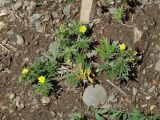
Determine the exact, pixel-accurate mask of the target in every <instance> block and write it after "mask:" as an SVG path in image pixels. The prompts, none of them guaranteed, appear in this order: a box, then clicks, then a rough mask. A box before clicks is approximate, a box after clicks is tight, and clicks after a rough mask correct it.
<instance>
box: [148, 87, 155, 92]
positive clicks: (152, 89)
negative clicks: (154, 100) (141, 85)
mask: <svg viewBox="0 0 160 120" xmlns="http://www.w3.org/2000/svg"><path fill="white" fill-rule="evenodd" d="M155 89H156V86H152V87H151V88H150V89H149V90H148V92H149V93H152V92H153V91H154V90H155Z"/></svg>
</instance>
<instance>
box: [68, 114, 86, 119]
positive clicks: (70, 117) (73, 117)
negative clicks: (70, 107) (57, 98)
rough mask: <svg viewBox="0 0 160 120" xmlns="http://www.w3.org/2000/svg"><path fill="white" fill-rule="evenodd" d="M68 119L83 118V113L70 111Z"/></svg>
mask: <svg viewBox="0 0 160 120" xmlns="http://www.w3.org/2000/svg"><path fill="white" fill-rule="evenodd" d="M68 117H69V120H84V119H85V118H84V115H82V114H81V113H71V114H69V115H68Z"/></svg>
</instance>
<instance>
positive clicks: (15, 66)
mask: <svg viewBox="0 0 160 120" xmlns="http://www.w3.org/2000/svg"><path fill="white" fill-rule="evenodd" d="M16 3H17V2H13V1H11V2H8V3H6V4H5V5H1V4H0V10H2V9H6V11H5V13H6V15H3V16H0V119H1V120H67V119H68V117H67V115H68V114H69V113H71V112H82V113H84V114H85V115H87V116H88V117H89V118H88V119H89V120H94V118H93V114H94V113H93V112H92V111H91V110H89V109H88V107H87V106H86V105H85V104H84V103H83V101H82V91H83V89H73V88H69V87H67V86H66V85H65V84H64V82H60V83H59V85H60V86H61V90H60V91H57V92H59V93H60V95H59V96H55V95H54V94H51V96H49V98H50V103H49V104H47V105H43V104H42V103H41V97H42V96H39V95H37V94H36V93H35V92H34V86H32V85H23V84H20V83H19V82H18V77H19V75H20V73H21V70H22V69H23V68H24V67H25V66H27V65H29V64H30V63H32V62H33V61H34V60H35V58H36V57H38V56H39V55H40V54H41V53H42V52H44V51H46V50H47V49H48V46H49V45H50V43H51V42H52V41H54V35H55V32H54V31H55V29H56V28H58V27H59V26H60V25H62V24H63V23H66V22H68V21H70V20H73V19H78V18H79V11H80V1H79V0H77V1H67V2H65V1H63V0H58V1H57V0H46V1H41V0H36V1H35V2H33V1H32V0H29V1H27V0H26V1H25V2H24V1H23V3H22V5H21V6H20V5H19V6H20V7H19V8H17V7H15V8H14V9H13V5H14V4H16ZM95 4H97V5H96V11H95V14H94V20H97V21H99V22H98V23H97V24H95V26H94V27H93V34H92V37H93V39H94V40H97V41H100V40H101V38H102V37H104V36H106V37H108V38H110V39H113V40H119V41H121V42H123V43H125V44H127V45H129V46H132V47H134V48H135V49H138V50H139V51H141V52H142V53H143V60H142V63H141V64H140V65H139V66H137V78H136V79H135V80H134V81H128V82H127V83H126V84H119V82H118V81H117V80H114V81H113V83H115V84H116V85H117V86H119V87H120V88H121V89H122V90H123V91H124V92H125V93H126V94H127V95H128V97H126V96H123V95H122V94H121V93H119V92H118V91H117V90H116V89H115V88H114V87H112V86H111V85H109V84H108V83H107V82H106V81H105V78H104V76H97V77H96V79H97V80H99V81H100V83H101V84H102V85H103V86H104V88H105V89H106V92H107V95H108V102H107V103H106V104H105V106H107V107H110V108H117V109H119V110H122V111H128V112H131V111H133V110H134V109H135V108H136V109H139V110H141V111H143V112H144V113H146V114H156V115H158V114H160V75H159V72H160V4H146V5H145V6H144V7H143V8H141V7H136V8H134V12H133V14H131V13H129V19H128V21H126V22H125V24H122V23H121V22H118V21H116V20H114V19H112V17H111V15H110V14H109V12H107V11H105V8H104V7H102V6H101V5H99V4H98V2H96V3H95ZM1 13H2V11H0V15H1ZM35 14H38V15H42V16H43V17H39V19H40V20H41V22H40V23H41V24H40V25H39V24H38V23H36V22H35V21H36V20H37V19H36V18H35V19H34V20H33V21H32V18H33V15H35ZM31 16H32V18H31ZM41 18H43V19H41ZM34 22H35V23H34ZM1 23H3V24H4V25H1ZM36 25H39V26H40V27H36ZM1 26H2V27H1ZM135 29H136V30H138V31H140V32H141V34H142V37H141V39H140V40H135V39H134V37H135ZM152 106H154V108H153V109H151V107H152Z"/></svg>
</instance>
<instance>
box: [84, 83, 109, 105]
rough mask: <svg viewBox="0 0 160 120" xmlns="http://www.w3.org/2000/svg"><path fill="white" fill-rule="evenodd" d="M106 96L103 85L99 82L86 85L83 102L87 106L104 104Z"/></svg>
mask: <svg viewBox="0 0 160 120" xmlns="http://www.w3.org/2000/svg"><path fill="white" fill-rule="evenodd" d="M106 98H107V95H106V91H105V89H104V88H103V86H102V85H99V84H96V85H90V86H88V87H87V88H86V89H85V91H84V94H83V102H84V103H85V104H86V105H87V106H93V107H96V106H98V105H100V104H105V102H106Z"/></svg>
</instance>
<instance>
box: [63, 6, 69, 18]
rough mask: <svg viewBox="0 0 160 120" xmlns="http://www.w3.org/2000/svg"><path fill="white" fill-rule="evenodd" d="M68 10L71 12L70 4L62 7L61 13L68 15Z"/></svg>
mask: <svg viewBox="0 0 160 120" xmlns="http://www.w3.org/2000/svg"><path fill="white" fill-rule="evenodd" d="M70 12H71V5H67V6H66V7H64V9H63V14H64V15H66V16H68V15H70Z"/></svg>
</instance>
